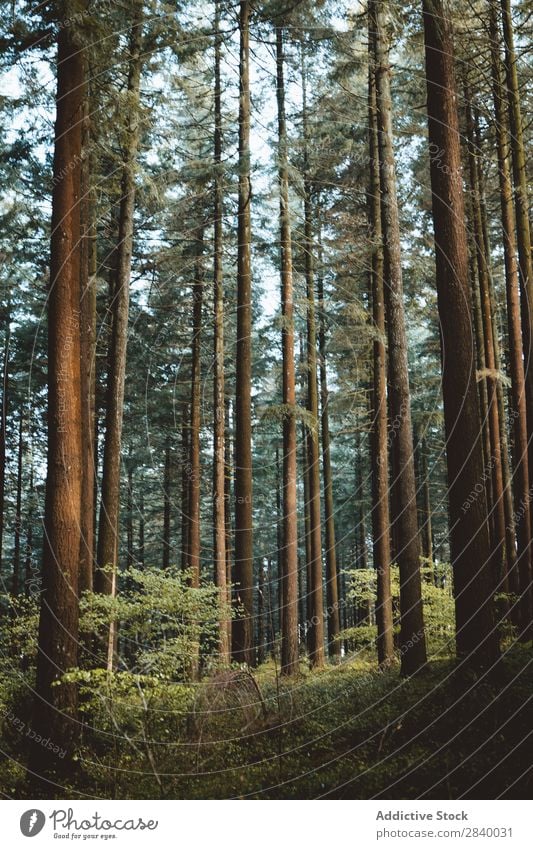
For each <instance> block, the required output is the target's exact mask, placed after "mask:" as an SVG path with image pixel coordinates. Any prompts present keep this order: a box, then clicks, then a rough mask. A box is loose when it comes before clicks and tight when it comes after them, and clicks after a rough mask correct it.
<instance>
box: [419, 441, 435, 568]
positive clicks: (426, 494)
mask: <svg viewBox="0 0 533 849" xmlns="http://www.w3.org/2000/svg"><path fill="white" fill-rule="evenodd" d="M420 477H421V485H422V557H425V558H426V560H428V561H429V565H430V566H431V565H432V564H433V524H432V518H431V517H432V510H431V494H430V490H429V474H428V458H427V442H426V440H425V439H422V441H421V444H420Z"/></svg>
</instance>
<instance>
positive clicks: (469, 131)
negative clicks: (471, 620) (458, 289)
mask: <svg viewBox="0 0 533 849" xmlns="http://www.w3.org/2000/svg"><path fill="white" fill-rule="evenodd" d="M465 112H466V137H467V145H468V165H469V173H470V196H471V202H472V217H473V225H474V232H473V237H474V244H475V251H476V262H477V280H478V285H479V302H480V307H481V320H482V328H483V345H484V350H485V362H484V372H483V374H482V378H481V379H483V380H485V381H486V384H487V398H488V410H487V412H488V423H489V433H490V460H489V465H488V467H487V470H486V471H487V474H490V476H491V479H492V531H493V538H492V545H491V548H492V563H493V569H494V575H495V578H496V581H497V582H498V585H499V590H500V592H502V591H503V590H504V589H505V586H504V582H505V579H506V569H505V507H504V500H503V474H502V458H501V441H500V420H499V410H498V394H497V381H498V378H497V376H496V360H495V340H494V337H493V327H492V311H491V300H490V281H489V273H490V272H489V267H488V264H487V254H486V251H485V247H484V234H483V222H482V218H481V197H480V185H479V171H478V165H477V161H476V157H477V155H478V154H477V153H476V149H475V140H474V120H473V116H472V108H471V104H470V89H469V86H468V85H467V84H465Z"/></svg>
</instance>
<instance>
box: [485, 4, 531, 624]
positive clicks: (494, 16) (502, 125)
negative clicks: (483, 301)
mask: <svg viewBox="0 0 533 849" xmlns="http://www.w3.org/2000/svg"><path fill="white" fill-rule="evenodd" d="M490 44H491V60H492V66H491V67H492V91H493V100H494V113H495V118H496V122H495V123H496V143H497V152H498V177H499V184H500V208H501V220H502V241H503V250H504V262H505V292H506V302H507V332H508V337H509V364H510V372H511V396H512V410H511V418H512V422H513V436H514V440H513V443H514V444H513V451H514V474H513V481H514V505H515V511H514V520H515V528H516V538H517V543H518V551H517V563H516V571H517V575H514V574H513V573H512V572H511V574H510V576H509V578H510V588H511V589H512V590H513V592H516V593H517V594H518V593H521V599H522V600H521V603H520V605H519V620H520V625H521V630H522V631H523V632H526V631H527V629H528V627H529V612H530V611H529V605H528V597H527V587H528V586H529V584H530V580H531V553H532V552H531V512H530V500H531V499H530V491H529V461H528V444H527V441H528V435H527V408H526V388H525V380H524V361H523V349H522V335H521V326H520V302H519V279H518V265H517V261H516V236H515V219H514V211H513V189H512V183H511V172H510V165H509V156H510V150H509V133H508V122H507V111H506V108H505V98H504V94H503V78H502V76H503V75H502V67H501V56H500V35H499V28H498V10H497V6H496V2H492V3H491V6H490ZM522 590H523V592H521V591H522Z"/></svg>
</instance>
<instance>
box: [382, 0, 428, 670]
mask: <svg viewBox="0 0 533 849" xmlns="http://www.w3.org/2000/svg"><path fill="white" fill-rule="evenodd" d="M375 8H376V18H375V20H376V43H375V49H376V106H377V115H378V130H379V132H378V148H379V158H380V166H381V168H380V186H381V227H382V234H383V255H384V278H385V280H384V290H385V312H386V323H387V335H388V344H389V351H388V353H389V364H388V371H389V374H388V383H389V394H390V399H391V420H392V423H393V425H394V428H395V432H394V434H393V445H392V449H393V452H394V457H395V463H394V473H395V475H396V486H397V495H398V502H399V514H398V516H397V519H396V526H397V532H398V550H397V552H396V555H397V560H398V566H399V570H400V642H401V646H402V659H401V671H402V674H404V675H411V674H413V673H414V672H416V671H417V670H418V669H419V668H420V667H421V666H423V665H424V664H425V662H426V645H425V632H424V617H423V610H422V588H421V579H420V558H419V554H420V552H419V536H418V515H417V505H416V482H415V470H414V457H413V434H412V427H411V399H410V391H409V371H408V362H407V337H406V330H405V314H404V304H403V286H402V266H401V248H400V225H399V218H398V200H397V197H396V172H395V164H394V151H393V136H392V101H391V92H390V65H389V46H388V38H387V34H386V22H385V8H384V3H383V2H382V0H376V7H375Z"/></svg>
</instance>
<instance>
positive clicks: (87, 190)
mask: <svg viewBox="0 0 533 849" xmlns="http://www.w3.org/2000/svg"><path fill="white" fill-rule="evenodd" d="M90 110H91V98H90V96H87V97H86V99H85V105H84V113H85V114H84V125H83V138H82V145H83V162H82V201H81V206H80V215H81V230H82V242H81V268H80V334H81V335H80V357H81V364H80V369H81V404H82V418H81V421H82V452H83V477H82V484H81V486H82V490H81V491H82V495H81V528H80V532H81V543H80V574H79V589H80V593H81V592H83V591H84V590H92V588H93V574H94V536H95V482H96V474H95V442H94V433H95V405H96V397H95V394H96V271H97V255H96V223H95V202H94V196H93V189H92V185H91V173H92V171H93V170H94V168H95V157H94V155H93V154H92V152H91V142H92V139H91V131H90V127H91V123H90Z"/></svg>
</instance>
